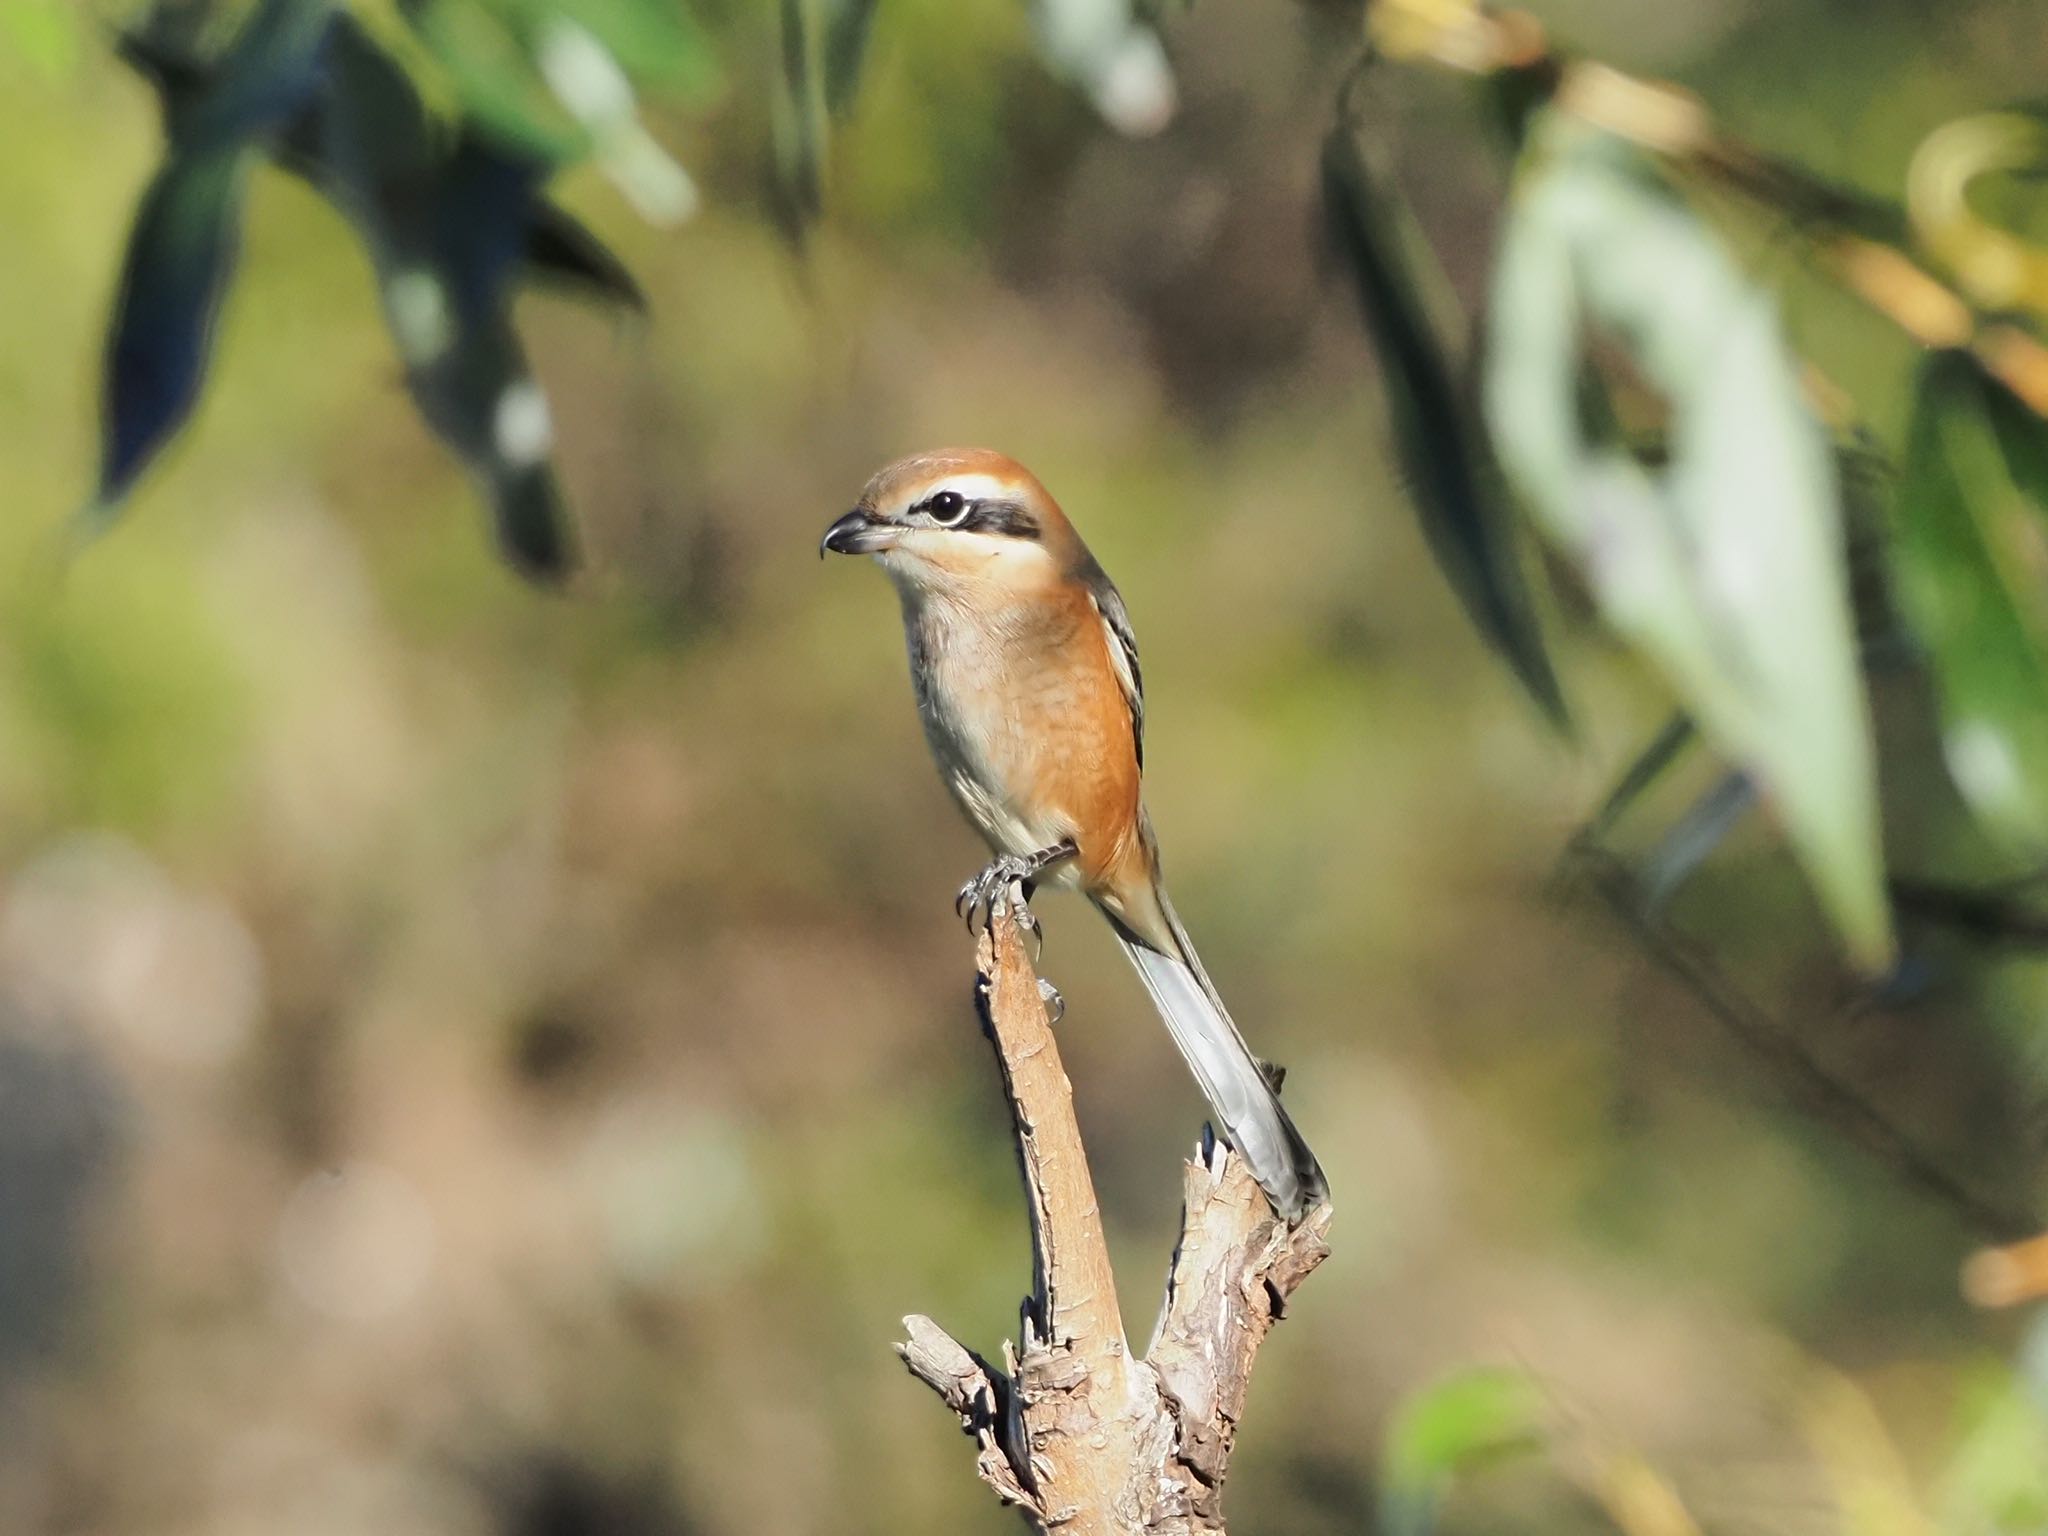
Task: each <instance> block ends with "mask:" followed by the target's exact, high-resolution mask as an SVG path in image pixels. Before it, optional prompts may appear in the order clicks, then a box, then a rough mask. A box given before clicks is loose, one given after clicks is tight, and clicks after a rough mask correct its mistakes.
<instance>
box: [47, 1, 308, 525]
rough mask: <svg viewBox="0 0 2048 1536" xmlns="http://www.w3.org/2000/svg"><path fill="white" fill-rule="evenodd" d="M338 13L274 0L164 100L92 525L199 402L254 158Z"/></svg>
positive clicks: (89, 518)
mask: <svg viewBox="0 0 2048 1536" xmlns="http://www.w3.org/2000/svg"><path fill="white" fill-rule="evenodd" d="M330 20H331V13H330V8H329V6H328V5H327V4H325V3H324V0H268V3H266V4H265V5H264V6H263V7H262V8H261V9H259V10H258V11H257V12H256V13H255V14H254V15H253V16H252V17H251V18H250V20H249V21H248V23H247V24H246V25H245V26H244V28H243V30H242V32H241V33H240V35H239V36H238V37H237V38H236V39H235V42H234V44H233V45H232V47H231V48H230V49H229V50H228V53H227V55H226V57H225V58H224V59H223V60H222V61H221V63H220V65H219V67H218V69H217V70H215V71H213V72H212V73H211V75H210V77H209V79H208V82H207V84H206V87H205V89H203V90H197V91H195V92H193V93H192V94H191V95H190V96H189V97H188V98H187V99H185V100H184V101H183V102H182V103H181V105H180V108H179V110H178V111H177V112H175V113H167V114H166V126H167V129H168V131H169V133H170V138H171V143H170V147H169V149H168V150H167V151H166V153H165V156H164V161H163V164H162V165H161V166H160V167H159V168H158V170H157V172H156V174H155V175H154V176H153V177H152V178H151V180H150V184H149V187H148V189H147V190H146V191H145V192H144V193H143V195H142V200H141V203H140V204H139V206H138V207H137V209H136V214H135V223H134V226H133V227H132V229H131V230H130V231H129V236H128V247H127V251H126V253H125V255H124V258H123V262H122V270H121V286H120V292H119V295H118V297H117V298H116V300H115V303H114V312H113V316H112V318H111V320H110V323H109V325H108V334H107V350H106V363H105V370H104V381H103V385H102V393H101V401H102V415H103V418H104V423H103V431H102V445H101V453H100V471H99V479H98V485H97V488H96V490H95V492H94V496H93V501H92V504H91V505H90V506H89V507H88V508H87V509H86V510H85V512H84V513H83V514H81V517H80V519H79V524H80V528H81V530H82V531H85V532H90V531H92V530H93V529H94V528H96V527H97V526H99V525H101V524H104V523H105V522H106V521H107V520H109V519H110V518H111V517H112V516H113V515H114V513H115V512H116V511H117V510H118V508H119V506H120V504H121V502H122V501H123V500H124V499H125V498H126V496H127V494H128V492H129V491H130V489H132V488H133V486H134V484H135V482H136V480H137V479H138V478H139V477H140V476H141V474H142V472H143V470H144V469H146V468H147V467H148V465H149V463H150V461H151V460H152V459H154V458H155V456H156V455H157V453H158V452H160V451H161V450H162V448H163V446H164V444H165V443H167V442H168V441H169V440H170V438H171V437H172V436H173V435H174V434H175V433H176V432H177V431H178V430H179V429H180V428H181V427H183V426H184V424H185V422H186V420H187V418H188V417H189V416H190V415H191V413H192V409H193V407H194V405H196V404H197V402H198V399H199V393H200V390H201V388H202V386H203V385H204V383H205V378H206V369H207V365H208V364H209V362H210V361H211V360H212V355H213V335H214V322H215V320H216V318H217V316H218V313H219V309H220V304H221V300H222V297H223V296H224V295H225V293H226V291H227V287H228V283H229V280H230V278H231V276H232V274H233V270H234V259H235V250H236V246H237V244H238V242H239V238H240V233H241V210H242V188H243V182H244V180H245V176H246V172H247V168H248V162H249V160H250V158H251V155H252V153H253V151H254V150H255V148H256V147H257V146H258V145H259V144H260V143H262V142H263V141H265V140H266V139H268V138H270V137H272V136H274V135H275V134H276V133H278V132H279V131H280V130H281V129H282V128H283V126H284V125H285V124H286V123H287V122H288V121H289V120H290V119H291V117H292V116H293V114H294V113H296V112H297V111H298V110H299V109H300V107H301V106H302V105H303V103H304V102H305V101H306V100H307V99H308V97H309V96H310V95H311V93H312V91H313V88H314V86H315V84H316V83H317V79H318V76H317V63H318V59H319V55H320V51H321V47H322V44H323V42H324V40H325V38H326V36H327V32H328V26H329V22H330Z"/></svg>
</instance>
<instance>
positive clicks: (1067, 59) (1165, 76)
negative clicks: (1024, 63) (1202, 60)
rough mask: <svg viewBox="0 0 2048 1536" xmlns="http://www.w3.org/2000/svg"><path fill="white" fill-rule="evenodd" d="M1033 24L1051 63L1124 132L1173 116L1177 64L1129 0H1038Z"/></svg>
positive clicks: (1147, 131)
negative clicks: (1139, 17)
mask: <svg viewBox="0 0 2048 1536" xmlns="http://www.w3.org/2000/svg"><path fill="white" fill-rule="evenodd" d="M1031 30H1032V35H1033V36H1034V37H1036V38H1037V40H1038V52H1039V56H1040V57H1041V58H1043V59H1044V60H1045V65H1046V68H1048V69H1050V70H1051V71H1052V72H1053V73H1054V74H1056V75H1058V76H1059V77H1060V78H1061V79H1063V80H1068V81H1071V82H1072V83H1073V84H1074V85H1076V86H1078V87H1079V88H1080V89H1081V90H1082V91H1083V92H1085V93H1086V95H1087V97H1088V99H1089V101H1090V102H1092V103H1093V104H1094V106H1095V110H1096V111H1097V112H1098V113H1100V114H1101V116H1102V120H1103V121H1104V122H1106V123H1108V124H1109V126H1110V127H1112V128H1114V129H1115V130H1116V131H1117V132H1118V133H1121V134H1125V135H1128V136H1130V137H1132V138H1143V137H1146V136H1148V135H1151V134H1155V133H1157V132H1159V130H1160V129H1162V128H1164V127H1165V126H1166V125H1167V124H1168V123H1170V122H1172V121H1173V114H1174V112H1175V110H1176V108H1177V107H1178V105H1179V100H1178V91H1177V89H1176V87H1175V85H1174V79H1173V65H1172V64H1171V63H1169V62H1168V61H1167V57H1166V49H1165V47H1164V46H1163V45H1162V44H1161V43H1160V41H1159V34H1158V33H1157V32H1155V31H1153V30H1152V28H1151V27H1150V26H1148V25H1146V24H1145V23H1144V22H1142V21H1140V20H1139V19H1138V18H1137V17H1136V16H1135V15H1134V14H1133V12H1132V7H1131V4H1130V0H1032V5H1031Z"/></svg>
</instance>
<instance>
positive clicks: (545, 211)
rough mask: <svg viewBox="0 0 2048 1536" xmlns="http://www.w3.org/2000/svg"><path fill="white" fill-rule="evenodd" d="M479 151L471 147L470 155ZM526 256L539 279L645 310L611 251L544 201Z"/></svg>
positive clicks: (640, 292) (536, 211)
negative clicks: (471, 152)
mask: <svg viewBox="0 0 2048 1536" xmlns="http://www.w3.org/2000/svg"><path fill="white" fill-rule="evenodd" d="M481 149H482V146H480V145H476V146H472V151H473V152H477V151H480V150H481ZM525 257H526V268H527V272H528V274H529V275H530V276H532V277H533V278H535V279H537V280H540V281H544V282H550V283H554V284H558V285H560V286H561V287H564V288H567V289H570V290H572V291H574V292H577V293H583V294H587V295H589V296H590V297H591V298H594V299H601V300H608V301H610V302H612V303H615V304H623V305H625V306H626V307H627V308H628V309H636V310H639V311H641V312H643V313H644V312H645V311H646V309H647V294H646V291H645V290H644V289H642V288H641V286H640V283H639V280H638V279H637V278H635V277H634V276H633V273H632V271H631V270H630V269H629V268H628V267H627V266H626V264H625V263H624V262H623V261H621V260H619V258H618V256H617V254H616V253H614V252H613V250H612V249H611V247H610V246H608V245H606V244H605V243H604V242H603V241H602V240H600V239H598V238H597V236H596V235H593V234H592V233H591V232H590V231H589V230H588V229H587V228H585V227H584V225H583V224H582V222H581V221H580V220H578V219H577V218H576V216H575V215H574V214H572V213H570V212H568V211H567V210H566V209H563V208H560V207H557V206H556V205H555V204H553V203H551V202H549V201H547V199H545V198H536V199H535V201H534V207H533V222H532V223H531V224H529V225H528V226H527V230H526V249H525Z"/></svg>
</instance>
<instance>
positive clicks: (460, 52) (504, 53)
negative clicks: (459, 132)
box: [414, 0, 590, 164]
mask: <svg viewBox="0 0 2048 1536" xmlns="http://www.w3.org/2000/svg"><path fill="white" fill-rule="evenodd" d="M414 17H415V22H416V24H417V26H418V28H419V32H420V36H421V37H423V38H425V39H426V42H427V44H428V46H429V48H431V49H432V51H433V55H434V57H435V59H436V60H437V61H438V62H439V63H440V64H441V66H442V68H444V69H445V70H447V72H448V78H449V79H450V80H452V81H453V82H454V84H455V90H456V93H457V95H458V96H460V98H461V100H462V106H463V110H464V113H465V114H466V115H467V116H469V117H471V118H473V119H474V120H475V121H476V123H477V124H478V126H480V127H481V128H482V129H484V130H485V131H486V132H487V133H489V134H491V135H492V136H493V137H496V138H499V139H502V140H503V141H504V142H505V143H506V144H507V145H508V146H509V147H510V148H512V149H514V150H516V151H518V152H519V153H522V154H525V155H530V156H532V157H533V158H535V159H538V160H542V161H545V162H548V163H550V164H563V163H566V162H568V161H571V160H576V159H579V158H581V157H582V156H583V155H584V154H585V153H587V152H588V150H589V147H590V141H589V138H588V136H587V135H586V134H585V133H584V132H583V131H582V130H581V129H580V128H578V127H577V126H576V124H575V123H574V122H572V121H571V120H570V119H569V117H568V114H567V113H566V112H565V111H564V110H563V108H562V106H561V104H560V103H559V102H557V101H556V100H555V96H554V93H553V92H552V91H550V90H549V89H548V85H547V82H546V81H545V80H543V79H542V78H541V74H540V67H539V65H538V64H536V63H535V61H534V57H533V50H532V47H531V44H530V43H529V41H528V39H527V38H526V37H525V36H524V34H523V33H522V31H521V30H520V28H519V27H518V26H517V25H516V24H515V23H514V20H513V18H512V17H511V16H510V15H508V13H506V12H505V11H503V10H501V9H500V8H498V7H496V6H493V5H490V4H486V3H485V0H426V3H425V4H423V5H422V6H420V8H419V9H418V10H417V11H416V12H415V13H414Z"/></svg>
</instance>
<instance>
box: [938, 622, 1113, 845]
mask: <svg viewBox="0 0 2048 1536" xmlns="http://www.w3.org/2000/svg"><path fill="white" fill-rule="evenodd" d="M905 620H906V630H907V632H908V638H909V642H910V666H911V676H912V678H913V679H914V680H915V683H916V687H917V704H918V714H919V716H920V717H921V718H922V720H923V722H924V729H925V735H926V738H927V739H928V740H929V741H930V743H931V747H932V753H933V755H934V757H936V758H937V760H938V764H939V769H940V772H941V773H942V774H943V775H944V776H945V779H946V782H947V785H948V787H949V788H951V790H952V791H953V795H954V798H955V799H957V800H958V801H959V803H960V806H961V808H962V809H963V810H964V811H965V812H966V813H967V816H968V819H969V820H970V821H972V822H973V823H974V824H975V826H976V827H977V828H979V829H980V831H981V833H982V835H983V836H984V837H985V838H987V840H988V841H989V843H990V845H991V846H992V847H994V848H995V849H996V850H997V851H999V852H1003V853H1014V854H1028V853H1032V852H1035V851H1037V850H1038V849H1041V848H1046V847H1050V846H1051V845H1053V844H1055V843H1058V842H1060V841H1061V840H1062V839H1065V838H1070V837H1071V838H1074V839H1075V840H1076V841H1077V842H1078V843H1080V844H1081V846H1082V852H1083V858H1082V859H1081V860H1078V861H1077V864H1078V865H1081V866H1086V865H1089V864H1091V863H1093V862H1095V861H1094V860H1091V859H1089V858H1088V857H1087V855H1088V854H1089V853H1090V852H1091V851H1092V850H1091V849H1090V847H1089V846H1088V845H1089V843H1090V842H1091V841H1100V840H1102V834H1101V831H1100V829H1103V828H1105V827H1113V828H1114V829H1115V831H1114V832H1112V833H1111V834H1110V835H1112V836H1114V835H1120V834H1121V829H1122V827H1123V826H1124V825H1126V824H1128V823H1129V822H1130V821H1131V819H1132V818H1133V817H1134V815H1135V812H1136V804H1137V765H1136V756H1135V752H1134V750H1133V743H1132V736H1131V727H1130V712H1129V708H1128V706H1127V704H1126V703H1125V702H1124V699H1123V696H1122V693H1121V691H1120V690H1119V689H1118V688H1117V685H1116V680H1115V674H1114V672H1113V671H1112V670H1111V669H1110V668H1109V666H1108V664H1107V658H1106V653H1103V649H1102V640H1101V638H1100V628H1101V626H1100V624H1099V622H1098V621H1096V620H1095V618H1094V616H1093V614H1092V612H1088V613H1075V614H1072V615H1068V614H1065V613H1058V612H1056V613H1053V614H1046V613H1044V612H1038V613H1034V614H1031V615H1029V616H1028V617H1020V619H1019V620H1017V621H1015V622H1012V623H1008V624H1005V623H1003V622H1000V621H999V620H996V619H991V617H990V616H988V615H986V614H981V613H975V612H971V611H965V610H963V609H961V608H960V607H958V606H956V605H952V604H940V603H927V604H924V605H922V606H921V607H919V609H918V610H917V611H916V612H908V611H906V614H905ZM1103 852H1104V853H1105V854H1106V852H1107V850H1103ZM1080 872H1081V871H1080V870H1079V869H1077V870H1076V871H1074V873H1075V874H1079V873H1080Z"/></svg>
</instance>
